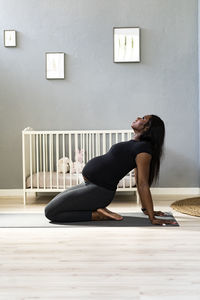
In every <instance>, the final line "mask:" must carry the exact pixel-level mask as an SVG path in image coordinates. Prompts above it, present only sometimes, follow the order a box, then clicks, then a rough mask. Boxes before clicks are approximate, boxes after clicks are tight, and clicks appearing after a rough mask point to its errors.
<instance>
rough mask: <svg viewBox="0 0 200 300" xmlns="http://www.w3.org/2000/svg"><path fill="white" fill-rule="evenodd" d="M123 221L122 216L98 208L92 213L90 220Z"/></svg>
mask: <svg viewBox="0 0 200 300" xmlns="http://www.w3.org/2000/svg"><path fill="white" fill-rule="evenodd" d="M122 219H123V217H122V216H120V215H118V214H117V213H114V212H112V211H110V210H108V209H107V208H98V209H97V210H96V211H94V212H92V220H95V221H100V220H116V221H121V220H122Z"/></svg>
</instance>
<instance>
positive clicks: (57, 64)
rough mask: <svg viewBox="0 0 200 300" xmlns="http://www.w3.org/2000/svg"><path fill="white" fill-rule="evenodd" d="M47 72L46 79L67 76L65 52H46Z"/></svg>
mask: <svg viewBox="0 0 200 300" xmlns="http://www.w3.org/2000/svg"><path fill="white" fill-rule="evenodd" d="M45 56H46V57H45V73H46V79H64V78H65V53H63V52H46V53H45Z"/></svg>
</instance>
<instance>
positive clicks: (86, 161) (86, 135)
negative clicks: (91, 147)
mask: <svg viewBox="0 0 200 300" xmlns="http://www.w3.org/2000/svg"><path fill="white" fill-rule="evenodd" d="M86 157H87V159H86V162H88V160H89V159H88V133H87V134H86Z"/></svg>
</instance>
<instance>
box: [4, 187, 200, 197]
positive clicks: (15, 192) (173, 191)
mask: <svg viewBox="0 0 200 300" xmlns="http://www.w3.org/2000/svg"><path fill="white" fill-rule="evenodd" d="M40 193H41V192H40ZM125 193H126V192H125ZM129 193H131V191H129ZM151 193H152V195H200V188H197V187H194V188H156V187H155V188H151ZM34 195H35V193H33V192H31V193H28V196H34ZM0 197H23V189H0Z"/></svg>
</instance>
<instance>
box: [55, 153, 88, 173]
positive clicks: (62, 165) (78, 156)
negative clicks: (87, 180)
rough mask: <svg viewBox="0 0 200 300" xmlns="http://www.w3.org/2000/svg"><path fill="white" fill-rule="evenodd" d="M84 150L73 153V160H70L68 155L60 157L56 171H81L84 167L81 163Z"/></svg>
mask: <svg viewBox="0 0 200 300" xmlns="http://www.w3.org/2000/svg"><path fill="white" fill-rule="evenodd" d="M83 154H84V150H83V149H81V150H77V151H76V153H75V162H72V161H70V159H69V158H68V157H62V158H60V159H59V161H58V173H69V172H70V168H71V173H72V174H74V173H76V172H77V173H81V172H82V169H83V167H84V163H83Z"/></svg>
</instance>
